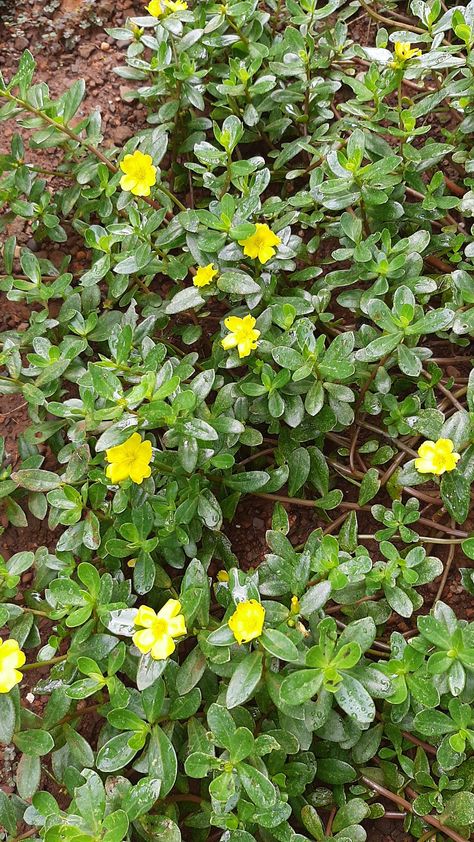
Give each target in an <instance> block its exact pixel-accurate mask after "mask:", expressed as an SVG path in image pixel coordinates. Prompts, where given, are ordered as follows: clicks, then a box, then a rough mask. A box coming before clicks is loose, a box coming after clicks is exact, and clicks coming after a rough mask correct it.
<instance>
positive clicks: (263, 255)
mask: <svg viewBox="0 0 474 842" xmlns="http://www.w3.org/2000/svg"><path fill="white" fill-rule="evenodd" d="M255 228H256V229H257V230H256V231H255V234H252V235H251V236H250V237H247V239H245V240H239V245H240V246H243V247H244V254H246V255H247V257H258V259H259V261H260V263H267V261H268V260H271V258H272V257H273V255H274V254H275V253H276V249H274V248H273V246H279V245H280V243H281V240H280V237H277V235H276V234H274V233H273V231H271V230H270V228H269V227H268V225H267V224H266V222H265V223H263V224H262V223H261V222H257V224H256V226H255Z"/></svg>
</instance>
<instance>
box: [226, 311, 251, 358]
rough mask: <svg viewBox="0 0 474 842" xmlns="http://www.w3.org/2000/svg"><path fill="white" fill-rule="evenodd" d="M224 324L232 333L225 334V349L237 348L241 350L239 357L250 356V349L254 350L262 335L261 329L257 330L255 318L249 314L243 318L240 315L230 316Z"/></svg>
mask: <svg viewBox="0 0 474 842" xmlns="http://www.w3.org/2000/svg"><path fill="white" fill-rule="evenodd" d="M224 324H225V326H226V328H227V330H229V331H230V333H228V334H227V336H224V339H222V340H221V345H222V347H223V348H224V350H225V351H229V350H230V348H235V347H236V346H237V350H238V352H239V357H240V358H242V357H248V355H249V354H250V351H254V350H255V348H256V347H257V345H258V342H257V339H258V337H259V336H260V331H259V330H256V328H255V327H254V326H255V319H254V317H253V316H251V315H250V313H249V314H248V316H244V318H243V319H241V318H240V317H239V316H228V317H227V318H226V319H224Z"/></svg>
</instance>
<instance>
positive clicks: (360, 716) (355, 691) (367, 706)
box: [334, 673, 375, 723]
mask: <svg viewBox="0 0 474 842" xmlns="http://www.w3.org/2000/svg"><path fill="white" fill-rule="evenodd" d="M334 698H335V699H336V701H337V703H338V705H339V707H341V708H342V709H343V711H345V712H346V713H347V714H348V716H350V717H352V719H354V720H355V721H356V722H360V723H369V722H372V721H373V719H375V705H374V702H373V700H372V698H371V697H370V696H369V694H368V692H367V690H366V689H365V688H364V687H363V686H362V684H361V683H360V681H357V679H356V678H354V677H353V676H352V675H348V673H345V674H344V676H343V679H342V681H341V683H340V684H339V685H338V688H337V690H336V692H335V694H334Z"/></svg>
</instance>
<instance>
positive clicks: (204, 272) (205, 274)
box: [193, 263, 217, 287]
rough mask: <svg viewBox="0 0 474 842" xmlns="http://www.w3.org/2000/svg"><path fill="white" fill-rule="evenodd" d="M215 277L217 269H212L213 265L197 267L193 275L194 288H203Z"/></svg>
mask: <svg viewBox="0 0 474 842" xmlns="http://www.w3.org/2000/svg"><path fill="white" fill-rule="evenodd" d="M216 275H217V269H214V264H213V263H208V265H207V266H199V268H198V270H197V272H196V274H195V275H194V278H193V284H194V286H195V287H205V286H207V285H208V284H210V283H212V281H213V280H214V278H215V276H216Z"/></svg>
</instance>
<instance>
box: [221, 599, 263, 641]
mask: <svg viewBox="0 0 474 842" xmlns="http://www.w3.org/2000/svg"><path fill="white" fill-rule="evenodd" d="M264 620H265V608H264V607H263V605H260V603H259V602H257V600H256V599H249V600H248V601H247V602H239V603H238V604H237V608H236V609H235V611H234V613H233V614H232V617H231V618H230V620H229V623H228V625H229V628H230V630H231V631H232V632H233V633H234V637H235V639H236V641H237V643H238V644H239V646H240V644H241V643H249V642H250V641H251V640H255V638H256V637H260V635H261V634H262V631H263V621H264Z"/></svg>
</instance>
